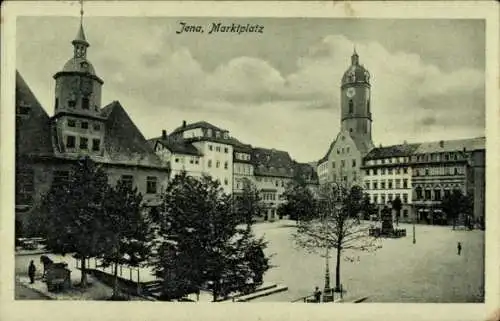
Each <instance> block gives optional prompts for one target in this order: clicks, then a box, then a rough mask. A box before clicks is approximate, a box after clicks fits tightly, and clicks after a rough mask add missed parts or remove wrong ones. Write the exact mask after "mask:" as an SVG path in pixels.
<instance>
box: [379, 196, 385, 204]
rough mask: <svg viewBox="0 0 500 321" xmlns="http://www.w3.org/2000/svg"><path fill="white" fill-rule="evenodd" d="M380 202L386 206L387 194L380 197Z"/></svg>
mask: <svg viewBox="0 0 500 321" xmlns="http://www.w3.org/2000/svg"><path fill="white" fill-rule="evenodd" d="M380 200H381V203H382V204H385V194H381V195H380Z"/></svg>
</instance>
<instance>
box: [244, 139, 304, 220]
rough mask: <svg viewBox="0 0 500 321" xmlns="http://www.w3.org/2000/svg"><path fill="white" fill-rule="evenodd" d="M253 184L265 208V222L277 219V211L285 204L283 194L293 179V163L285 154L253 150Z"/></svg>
mask: <svg viewBox="0 0 500 321" xmlns="http://www.w3.org/2000/svg"><path fill="white" fill-rule="evenodd" d="M252 158H253V163H254V166H255V167H254V174H255V184H256V187H257V189H258V190H259V191H260V193H261V199H262V202H263V203H264V206H265V212H266V213H265V216H264V219H265V220H275V219H277V218H278V217H277V210H278V207H279V205H280V204H282V203H284V202H285V198H284V196H283V193H284V192H285V189H286V187H287V185H288V184H289V183H290V182H291V181H292V179H293V177H294V162H293V160H292V158H291V157H290V155H289V154H288V153H287V152H284V151H279V150H275V149H265V148H253V150H252Z"/></svg>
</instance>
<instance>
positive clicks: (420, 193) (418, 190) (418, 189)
mask: <svg viewBox="0 0 500 321" xmlns="http://www.w3.org/2000/svg"><path fill="white" fill-rule="evenodd" d="M415 192H416V194H417V200H420V199H422V189H421V188H420V187H418V188H417V189H416V191H415Z"/></svg>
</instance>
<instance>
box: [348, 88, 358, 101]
mask: <svg viewBox="0 0 500 321" xmlns="http://www.w3.org/2000/svg"><path fill="white" fill-rule="evenodd" d="M346 95H347V97H349V98H352V97H354V95H356V90H355V89H354V88H352V87H351V88H349V89H347V92H346Z"/></svg>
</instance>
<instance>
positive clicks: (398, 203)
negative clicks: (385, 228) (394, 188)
mask: <svg viewBox="0 0 500 321" xmlns="http://www.w3.org/2000/svg"><path fill="white" fill-rule="evenodd" d="M391 204H392V209H393V210H395V211H396V225H398V224H399V217H400V216H401V208H402V207H403V202H401V199H400V198H399V196H396V198H395V199H394V200H393V201H392V203H391Z"/></svg>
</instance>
